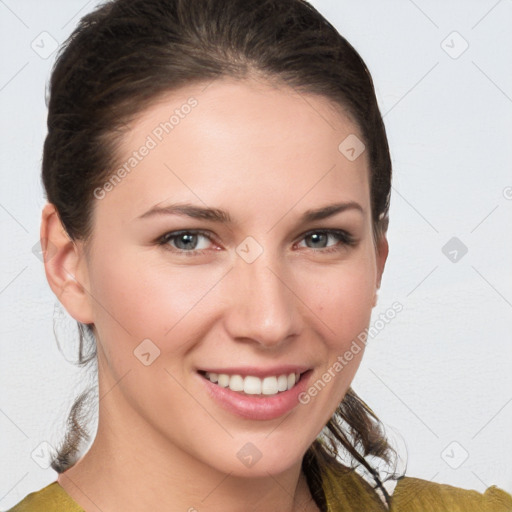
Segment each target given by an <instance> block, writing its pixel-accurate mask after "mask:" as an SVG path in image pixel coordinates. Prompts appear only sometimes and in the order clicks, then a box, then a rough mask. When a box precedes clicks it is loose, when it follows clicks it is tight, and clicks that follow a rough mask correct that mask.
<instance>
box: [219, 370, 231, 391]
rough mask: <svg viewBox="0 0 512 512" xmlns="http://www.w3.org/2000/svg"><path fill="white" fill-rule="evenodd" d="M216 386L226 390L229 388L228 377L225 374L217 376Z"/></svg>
mask: <svg viewBox="0 0 512 512" xmlns="http://www.w3.org/2000/svg"><path fill="white" fill-rule="evenodd" d="M218 384H219V386H221V387H223V388H227V387H228V386H229V375H226V374H225V373H221V374H219V378H218Z"/></svg>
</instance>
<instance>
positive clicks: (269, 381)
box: [261, 377, 277, 395]
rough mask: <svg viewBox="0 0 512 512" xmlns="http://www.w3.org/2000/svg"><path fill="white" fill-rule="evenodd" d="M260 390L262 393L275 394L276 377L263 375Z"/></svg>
mask: <svg viewBox="0 0 512 512" xmlns="http://www.w3.org/2000/svg"><path fill="white" fill-rule="evenodd" d="M261 392H262V393H263V394H264V395H275V394H276V393H277V377H265V378H264V379H263V382H262V384H261Z"/></svg>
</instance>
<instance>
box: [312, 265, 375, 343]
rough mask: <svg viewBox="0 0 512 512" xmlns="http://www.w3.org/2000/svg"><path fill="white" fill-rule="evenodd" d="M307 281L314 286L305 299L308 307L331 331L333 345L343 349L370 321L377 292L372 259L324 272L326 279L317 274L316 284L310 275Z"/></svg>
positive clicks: (329, 338) (330, 338)
mask: <svg viewBox="0 0 512 512" xmlns="http://www.w3.org/2000/svg"><path fill="white" fill-rule="evenodd" d="M304 277H305V279H307V280H308V281H309V282H310V284H311V286H310V292H309V293H308V294H307V295H306V297H308V303H310V304H311V307H312V309H313V310H314V311H315V313H317V315H318V317H319V319H321V320H322V321H323V322H324V324H325V326H326V328H328V329H327V332H328V333H329V334H328V336H327V338H328V340H329V341H330V344H331V345H332V346H333V348H334V347H337V348H339V349H342V348H343V347H344V345H346V344H347V343H348V344H350V341H351V340H352V338H353V337H357V335H358V334H359V333H360V332H361V331H364V329H365V328H366V327H367V326H368V323H369V321H370V318H371V312H372V308H373V301H374V295H375V291H376V286H375V270H374V264H373V261H372V259H371V258H365V259H361V260H356V261H355V262H352V263H350V264H348V263H347V265H345V266H344V267H343V268H339V269H332V270H331V271H330V272H329V273H327V272H325V275H324V276H323V278H322V276H321V275H319V274H318V273H316V275H315V278H316V281H315V282H313V280H312V277H311V274H310V275H309V276H304ZM319 280H320V282H319ZM303 282H304V283H305V284H307V281H303ZM304 293H305V292H304Z"/></svg>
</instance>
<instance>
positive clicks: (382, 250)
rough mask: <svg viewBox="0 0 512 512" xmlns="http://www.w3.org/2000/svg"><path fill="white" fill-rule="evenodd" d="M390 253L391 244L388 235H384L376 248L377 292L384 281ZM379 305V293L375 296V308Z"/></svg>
mask: <svg viewBox="0 0 512 512" xmlns="http://www.w3.org/2000/svg"><path fill="white" fill-rule="evenodd" d="M388 253H389V244H388V239H387V236H386V233H382V234H381V235H380V236H379V239H378V241H377V246H376V257H377V281H376V283H375V286H376V288H377V290H378V289H379V288H380V283H381V281H382V274H383V273H384V267H385V266H386V260H387V259H388ZM376 305H377V291H376V292H375V296H374V298H373V306H374V307H375V306H376Z"/></svg>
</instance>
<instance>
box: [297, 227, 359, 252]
mask: <svg viewBox="0 0 512 512" xmlns="http://www.w3.org/2000/svg"><path fill="white" fill-rule="evenodd" d="M302 240H303V241H304V242H305V243H306V247H307V248H309V249H323V251H322V252H331V251H333V250H334V251H336V250H340V249H341V248H343V247H344V246H345V247H346V246H353V245H355V240H354V238H353V237H352V235H350V234H349V233H347V232H346V231H343V230H341V229H322V230H317V231H310V232H309V233H306V234H305V235H304V237H303V238H302ZM329 241H334V243H332V244H329ZM308 242H309V245H308ZM303 247H304V246H303ZM326 249H327V250H326Z"/></svg>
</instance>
